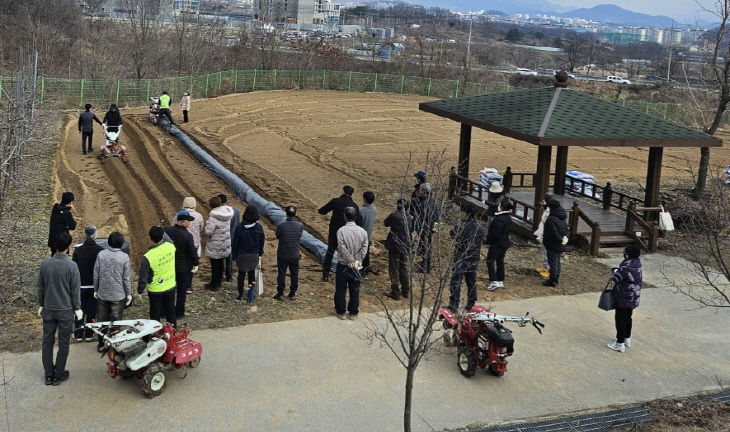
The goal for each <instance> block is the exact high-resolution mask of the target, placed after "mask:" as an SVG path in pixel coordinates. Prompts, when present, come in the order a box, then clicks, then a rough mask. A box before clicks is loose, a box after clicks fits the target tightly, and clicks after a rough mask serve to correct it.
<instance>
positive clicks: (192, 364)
mask: <svg viewBox="0 0 730 432" xmlns="http://www.w3.org/2000/svg"><path fill="white" fill-rule="evenodd" d="M200 360H202V356H198V357H196V358H194V359H192V360H191V361H189V362H188V367H189V368H190V369H195V368H196V367H198V365H199V364H200Z"/></svg>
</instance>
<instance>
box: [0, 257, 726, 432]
mask: <svg viewBox="0 0 730 432" xmlns="http://www.w3.org/2000/svg"><path fill="white" fill-rule="evenodd" d="M615 261H616V259H612V260H610V262H611V263H614V262H615ZM645 261H646V262H647V263H654V262H657V263H660V262H664V261H666V260H665V259H664V258H663V257H661V256H653V257H647V258H646V260H645ZM658 275H659V274H658V273H657V272H656V271H654V270H651V271H649V269H647V271H646V275H645V277H646V279H647V280H648V281H650V282H652V283H653V284H655V285H660V281H659V277H658ZM535 289H541V288H540V287H536V288H535ZM597 300H598V295H597V294H581V295H576V296H553V297H541V298H533V299H528V300H516V301H505V302H501V303H498V304H494V305H493V307H494V309H495V310H496V311H498V312H501V313H504V314H520V313H524V312H525V311H528V310H529V311H530V313H531V314H533V315H535V316H537V317H539V319H540V320H541V321H544V322H545V323H546V324H547V327H546V329H545V334H544V335H542V336H540V335H539V334H538V333H537V332H536V331H535V330H534V329H532V328H517V327H516V326H514V328H513V330H514V336H515V339H516V343H515V355H514V356H513V357H512V358H511V362H510V370H509V371H508V372H507V374H506V375H505V376H504V377H501V378H496V377H493V376H491V375H489V374H488V373H485V372H483V371H481V372H478V373H477V375H476V376H475V377H473V378H471V379H466V378H463V377H462V376H461V375H460V374H459V372H458V369H457V367H456V355H455V353H454V352H453V351H447V352H444V353H440V354H436V355H434V356H433V358H432V359H431V360H430V361H427V362H424V363H422V364H421V366H420V367H419V369H418V371H417V373H416V384H415V399H414V415H413V423H414V425H415V427H414V430H419V431H427V430H431V428H433V429H436V430H440V429H443V428H454V427H460V426H465V425H469V424H475V423H490V424H491V423H498V422H504V421H509V420H517V419H525V418H530V417H535V416H545V415H551V414H560V413H568V412H573V411H579V410H587V409H599V408H603V407H606V406H609V405H614V404H625V403H632V402H637V401H646V400H651V399H656V398H661V397H667V396H673V395H677V396H681V395H689V394H693V393H697V392H701V391H706V390H713V389H717V388H719V387H720V385H721V383H723V384H725V385H727V384H730V342H728V339H729V338H728V334H729V332H728V328H730V314H729V313H727V311H724V312H722V311H721V312H716V311H713V310H709V309H704V310H691V309H693V308H694V307H693V305H692V304H691V303H688V302H687V301H686V300H685V299H684V298H683V297H681V296H678V295H675V294H672V293H670V292H668V291H666V290H663V289H661V288H655V289H645V290H644V292H643V295H642V303H641V307H640V308H639V309H638V310H637V311H636V313H635V319H634V334H633V336H632V347H631V348H630V349H629V350H628V351H627V352H626V353H625V354H619V353H616V352H613V351H610V350H609V349H607V348H606V347H605V344H606V343H607V342H609V341H610V340H611V339H612V336H613V314H611V313H607V312H602V311H601V310H599V309H598V308H597V307H596V303H597ZM367 319H373V320H377V319H378V318H377V317H376V316H374V315H369V316H363V317H362V318H361V319H360V320H359V321H356V322H351V321H340V320H337V319H336V318H334V317H328V318H321V319H311V320H299V321H289V322H280V323H273V324H256V325H249V326H245V327H237V328H230V329H224V330H204V331H199V332H195V333H194V334H193V336H194V338H195V339H197V340H199V341H201V342H202V343H203V346H204V350H205V353H204V355H203V360H202V362H201V364H200V368H198V369H195V370H193V371H191V372H190V373H189V374H188V377H187V378H186V379H185V380H183V381H176V380H172V381H171V382H170V384H169V386H168V387H167V389H166V390H165V392H164V393H163V395H162V396H160V397H157V398H155V399H152V400H149V399H146V398H145V397H144V396H143V395H142V393H141V391H140V387H139V382H138V381H137V380H136V379H132V380H127V381H122V380H111V379H110V378H108V377H107V376H106V374H105V370H106V367H105V361H104V360H102V359H99V355H98V354H97V353H96V352H95V350H94V344H91V343H89V344H79V345H73V344H72V349H71V355H70V359H69V370H70V371H71V380H70V381H69V382H67V383H64V384H62V385H61V386H59V387H47V386H45V385H43V382H42V376H43V371H42V367H41V362H40V353H38V352H33V353H26V354H21V355H15V354H7V353H5V354H1V355H0V357H2V359H1V360H2V361H1V363H2V367H3V368H4V379H5V382H7V383H8V384H7V385H6V386H5V389H4V391H5V401H4V403H0V431H2V430H5V429H6V428H8V427H9V428H10V430H12V431H40V430H69V431H78V430H85V429H88V430H97V429H98V428H99V427H100V424H101V423H100V421H101V422H102V423H103V424H105V425H107V426H108V427H110V428H115V429H118V428H122V429H124V430H142V429H144V430H179V431H188V430H189V431H200V430H206V431H209V430H250V431H337V430H349V431H397V430H402V403H403V402H402V399H403V382H404V377H405V371H404V370H403V369H402V368H401V367H400V366H398V365H397V363H396V361H395V359H394V358H393V357H392V354H391V353H390V352H389V351H387V350H385V349H382V348H380V347H378V346H368V344H367V343H366V342H365V341H363V340H362V339H361V337H360V336H361V335H363V334H364V332H365V321H366V320H367Z"/></svg>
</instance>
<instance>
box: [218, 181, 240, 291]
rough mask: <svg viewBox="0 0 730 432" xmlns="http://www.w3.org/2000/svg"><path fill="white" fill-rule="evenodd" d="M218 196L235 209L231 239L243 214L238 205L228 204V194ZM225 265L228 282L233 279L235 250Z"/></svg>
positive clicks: (223, 203)
mask: <svg viewBox="0 0 730 432" xmlns="http://www.w3.org/2000/svg"><path fill="white" fill-rule="evenodd" d="M218 198H220V199H221V205H223V206H224V207H229V208H230V209H231V210H232V211H233V217H232V218H231V240H233V234H234V233H235V231H236V226H238V223H239V222H240V221H241V214H240V213H239V212H238V208H236V206H230V205H228V197H227V196H226V194H222V193H221V194H218ZM225 267H226V271H225V273H226V282H230V281H232V280H233V252H231V254H229V255H228V256H227V257H226V260H225Z"/></svg>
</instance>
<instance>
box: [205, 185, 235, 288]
mask: <svg viewBox="0 0 730 432" xmlns="http://www.w3.org/2000/svg"><path fill="white" fill-rule="evenodd" d="M208 204H209V205H210V216H209V217H208V222H206V224H205V235H206V236H207V237H208V241H207V242H206V244H205V256H207V257H208V258H210V269H211V278H210V283H208V284H206V285H205V288H206V289H209V290H211V291H217V290H218V289H219V288H220V286H221V282H222V281H223V260H225V259H226V257H227V256H228V255H229V254H230V253H231V218H233V209H231V208H230V207H228V206H223V205H221V199H220V198H218V197H217V196H214V197H213V198H211V199H210V200H209V201H208Z"/></svg>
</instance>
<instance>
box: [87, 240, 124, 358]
mask: <svg viewBox="0 0 730 432" xmlns="http://www.w3.org/2000/svg"><path fill="white" fill-rule="evenodd" d="M107 243H108V245H109V249H105V250H103V251H101V252H99V255H98V256H97V257H96V263H95V264H94V298H96V300H97V305H98V309H97V312H96V316H97V320H98V321H117V320H121V319H122V315H123V313H122V312H123V310H124V307H125V306H129V305H130V304H132V269H131V265H130V263H129V255H127V254H126V253H124V252H122V250H121V247H122V246H123V245H124V236H123V235H122V233H120V232H118V231H114V232H113V233H111V234H109V238H108V239H107ZM103 346H104V342H103V340H102V338H101V336H99V346H98V347H97V349H98V350H99V351H101V349H102V348H103Z"/></svg>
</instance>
